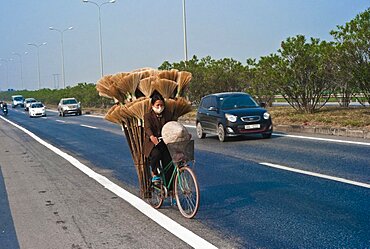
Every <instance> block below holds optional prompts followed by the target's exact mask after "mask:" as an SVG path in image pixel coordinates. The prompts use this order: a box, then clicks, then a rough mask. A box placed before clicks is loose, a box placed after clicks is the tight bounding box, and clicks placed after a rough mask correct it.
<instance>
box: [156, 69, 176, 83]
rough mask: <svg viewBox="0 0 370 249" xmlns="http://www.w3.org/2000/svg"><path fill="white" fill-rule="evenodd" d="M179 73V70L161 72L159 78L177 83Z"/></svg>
mask: <svg viewBox="0 0 370 249" xmlns="http://www.w3.org/2000/svg"><path fill="white" fill-rule="evenodd" d="M178 71H179V70H177V69H171V70H164V71H160V72H159V73H158V78H160V79H168V80H173V81H176V79H177V73H178Z"/></svg>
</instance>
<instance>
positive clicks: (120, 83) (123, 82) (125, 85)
mask: <svg viewBox="0 0 370 249" xmlns="http://www.w3.org/2000/svg"><path fill="white" fill-rule="evenodd" d="M113 79H114V80H116V86H117V88H118V90H119V92H120V93H121V95H123V98H124V99H125V100H126V102H130V101H133V100H135V99H136V96H135V91H136V88H137V86H138V84H139V82H140V77H139V74H137V73H131V74H128V75H125V76H122V75H121V74H116V75H114V76H113Z"/></svg>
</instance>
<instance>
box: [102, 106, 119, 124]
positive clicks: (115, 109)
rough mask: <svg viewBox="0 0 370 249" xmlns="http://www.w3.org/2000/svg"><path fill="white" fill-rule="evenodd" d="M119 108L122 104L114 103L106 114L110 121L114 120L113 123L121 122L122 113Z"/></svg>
mask: <svg viewBox="0 0 370 249" xmlns="http://www.w3.org/2000/svg"><path fill="white" fill-rule="evenodd" d="M119 109H120V106H119V105H114V106H112V107H111V108H110V109H109V110H108V112H107V114H106V115H105V117H104V119H106V120H108V121H110V122H113V123H117V124H121V123H122V122H121V115H120V114H119Z"/></svg>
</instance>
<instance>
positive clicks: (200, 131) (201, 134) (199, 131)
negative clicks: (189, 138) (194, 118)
mask: <svg viewBox="0 0 370 249" xmlns="http://www.w3.org/2000/svg"><path fill="white" fill-rule="evenodd" d="M197 137H198V138H199V139H203V138H205V137H206V134H205V133H204V132H203V127H202V125H201V124H200V122H198V123H197Z"/></svg>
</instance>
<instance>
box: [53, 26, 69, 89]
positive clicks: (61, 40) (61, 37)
mask: <svg viewBox="0 0 370 249" xmlns="http://www.w3.org/2000/svg"><path fill="white" fill-rule="evenodd" d="M49 29H50V30H54V31H57V32H59V33H60V44H61V48H62V49H61V50H62V77H63V88H66V75H65V72H64V43H63V33H64V32H65V31H68V30H72V29H73V27H69V28H66V29H64V30H59V29H56V28H54V27H49Z"/></svg>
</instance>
